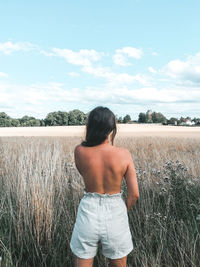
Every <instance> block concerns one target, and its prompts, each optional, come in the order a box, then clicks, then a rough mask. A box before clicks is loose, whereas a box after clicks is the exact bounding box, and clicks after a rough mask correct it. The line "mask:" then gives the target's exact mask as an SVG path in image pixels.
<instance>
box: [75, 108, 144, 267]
mask: <svg viewBox="0 0 200 267" xmlns="http://www.w3.org/2000/svg"><path fill="white" fill-rule="evenodd" d="M115 135H116V121H115V115H114V114H113V112H112V111H110V110H109V109H108V108H106V107H96V108H95V109H93V110H92V111H91V112H90V114H89V117H88V122H87V126H86V140H85V141H83V142H82V143H81V144H80V145H78V146H77V147H76V148H75V151H74V156H75V164H76V167H77V169H78V171H79V173H80V174H81V175H82V177H83V179H84V184H85V188H84V196H83V198H82V199H81V201H80V204H79V207H78V213H77V218H76V223H75V225H74V229H73V233H72V237H71V241H70V248H71V250H72V252H73V253H74V254H75V255H76V258H75V263H76V266H78V267H80V266H92V264H93V260H94V257H95V255H96V253H97V249H98V242H101V245H102V254H103V255H104V256H105V257H107V258H108V259H109V263H111V266H120V267H121V266H123V267H124V266H126V262H127V255H128V254H129V253H130V252H131V251H132V250H133V243H132V237H131V232H130V228H129V221H128V213H127V212H128V211H129V210H130V208H131V207H132V206H133V205H134V204H135V202H136V200H137V199H138V197H139V190H138V183H137V177H136V171H135V167H134V164H133V160H132V157H131V154H130V153H129V151H128V150H127V149H124V148H120V147H116V146H114V145H113V142H114V138H115ZM110 141H111V144H110ZM123 177H124V178H125V180H126V184H127V188H128V196H127V200H126V202H125V201H124V200H123V198H122V191H121V183H122V179H123Z"/></svg>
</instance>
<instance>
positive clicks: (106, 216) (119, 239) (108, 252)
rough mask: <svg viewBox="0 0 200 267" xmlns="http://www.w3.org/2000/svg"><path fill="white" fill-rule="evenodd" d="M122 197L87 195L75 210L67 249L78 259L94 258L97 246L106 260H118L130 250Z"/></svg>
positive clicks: (92, 193) (130, 237)
mask: <svg viewBox="0 0 200 267" xmlns="http://www.w3.org/2000/svg"><path fill="white" fill-rule="evenodd" d="M122 193H123V191H121V192H120V193H117V194H113V195H109V194H100V193H96V192H86V191H85V189H84V196H83V198H82V199H81V201H80V203H79V207H78V212H77V217H76V222H75V225H74V228H73V232H72V236H71V241H70V248H71V250H72V252H73V253H74V254H75V255H76V256H78V257H79V258H83V259H89V258H93V257H94V256H95V255H96V254H97V249H98V242H101V245H102V254H103V255H104V256H105V257H106V258H110V259H119V258H122V257H125V256H126V255H128V254H129V253H130V252H131V251H132V250H133V242H132V236H131V232H130V227H129V221H128V213H127V207H126V204H125V201H124V200H123V198H122Z"/></svg>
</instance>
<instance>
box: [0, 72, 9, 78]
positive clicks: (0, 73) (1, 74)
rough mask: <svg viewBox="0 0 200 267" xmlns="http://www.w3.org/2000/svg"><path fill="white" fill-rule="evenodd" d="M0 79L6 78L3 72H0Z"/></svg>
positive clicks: (6, 75)
mask: <svg viewBox="0 0 200 267" xmlns="http://www.w3.org/2000/svg"><path fill="white" fill-rule="evenodd" d="M0 77H4V78H7V77H8V74H7V73H5V72H0Z"/></svg>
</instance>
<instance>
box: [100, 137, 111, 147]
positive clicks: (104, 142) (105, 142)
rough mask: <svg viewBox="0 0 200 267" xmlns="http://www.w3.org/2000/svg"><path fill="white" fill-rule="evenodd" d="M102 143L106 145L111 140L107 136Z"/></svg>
mask: <svg viewBox="0 0 200 267" xmlns="http://www.w3.org/2000/svg"><path fill="white" fill-rule="evenodd" d="M101 144H102V145H106V144H109V140H108V138H106V140H104V141H103V143H101Z"/></svg>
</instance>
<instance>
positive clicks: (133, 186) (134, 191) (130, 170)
mask: <svg viewBox="0 0 200 267" xmlns="http://www.w3.org/2000/svg"><path fill="white" fill-rule="evenodd" d="M124 178H125V181H126V184H127V189H128V196H127V199H126V206H127V211H129V210H130V209H131V207H132V206H133V205H134V204H135V202H136V200H137V199H138V198H139V188H138V182H137V177H136V170H135V166H134V163H133V160H132V157H131V154H130V152H129V151H128V150H127V169H126V172H125V174H124Z"/></svg>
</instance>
